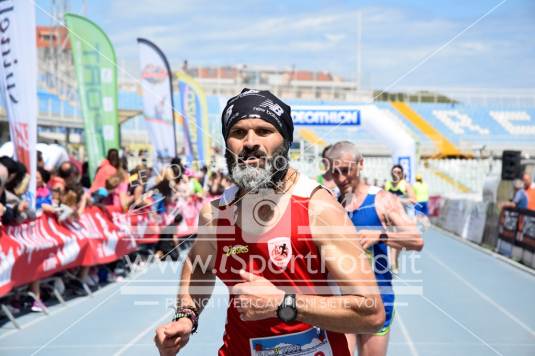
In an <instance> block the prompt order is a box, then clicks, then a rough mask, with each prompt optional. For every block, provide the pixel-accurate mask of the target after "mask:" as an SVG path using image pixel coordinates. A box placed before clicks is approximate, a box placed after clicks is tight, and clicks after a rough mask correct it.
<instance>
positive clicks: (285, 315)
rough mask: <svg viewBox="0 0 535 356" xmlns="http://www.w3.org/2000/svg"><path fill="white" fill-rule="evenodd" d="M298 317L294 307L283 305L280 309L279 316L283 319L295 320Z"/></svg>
mask: <svg viewBox="0 0 535 356" xmlns="http://www.w3.org/2000/svg"><path fill="white" fill-rule="evenodd" d="M295 317H296V310H295V309H294V308H292V307H283V308H280V309H279V318H280V319H281V320H282V321H285V322H287V321H293V320H295Z"/></svg>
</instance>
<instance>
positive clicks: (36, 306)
mask: <svg viewBox="0 0 535 356" xmlns="http://www.w3.org/2000/svg"><path fill="white" fill-rule="evenodd" d="M44 309H45V306H44V305H43V302H41V301H40V300H34V301H33V304H32V311H33V312H42V311H44Z"/></svg>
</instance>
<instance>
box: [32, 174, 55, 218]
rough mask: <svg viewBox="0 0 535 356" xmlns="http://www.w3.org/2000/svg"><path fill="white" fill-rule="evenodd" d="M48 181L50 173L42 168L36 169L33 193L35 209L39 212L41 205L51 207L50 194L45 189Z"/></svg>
mask: <svg viewBox="0 0 535 356" xmlns="http://www.w3.org/2000/svg"><path fill="white" fill-rule="evenodd" d="M49 180H50V173H49V172H48V171H47V170H45V169H44V168H42V167H38V168H37V172H36V174H35V182H36V191H35V197H36V199H35V209H37V210H40V209H41V206H42V205H43V204H49V205H52V194H51V192H50V190H49V189H48V187H47V183H48V181H49Z"/></svg>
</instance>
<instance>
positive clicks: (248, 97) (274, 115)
mask: <svg viewBox="0 0 535 356" xmlns="http://www.w3.org/2000/svg"><path fill="white" fill-rule="evenodd" d="M245 118H259V119H262V120H265V121H267V122H269V123H270V124H272V125H273V126H275V128H277V130H278V131H279V132H280V134H281V135H282V137H284V139H285V140H287V141H288V142H290V143H291V142H292V141H293V132H294V125H293V121H292V115H291V108H290V106H288V105H286V104H285V103H284V102H282V100H280V99H279V98H277V97H276V96H275V95H273V94H271V93H270V92H269V91H267V90H255V89H247V88H245V89H243V90H242V91H241V93H240V94H239V95H236V96H235V97H233V98H230V100H229V101H228V102H227V105H226V106H225V109H224V110H223V113H222V114H221V124H222V129H223V138H224V139H225V140H226V139H227V137H228V134H229V131H230V128H231V127H232V126H234V124H236V123H237V122H238V121H240V120H241V119H245Z"/></svg>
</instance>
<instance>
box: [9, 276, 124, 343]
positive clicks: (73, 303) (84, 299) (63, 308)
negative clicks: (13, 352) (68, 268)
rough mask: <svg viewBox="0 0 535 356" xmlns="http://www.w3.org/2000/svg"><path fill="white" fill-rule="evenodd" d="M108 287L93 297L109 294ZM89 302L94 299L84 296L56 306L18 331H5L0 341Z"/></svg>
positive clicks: (98, 291)
mask: <svg viewBox="0 0 535 356" xmlns="http://www.w3.org/2000/svg"><path fill="white" fill-rule="evenodd" d="M109 286H110V287H114V285H109ZM106 287H108V286H105V287H104V288H101V289H99V290H97V291H95V292H93V297H97V296H99V295H100V294H102V293H104V292H110V291H111V289H109V288H106ZM91 300H94V298H92V297H90V296H84V297H79V299H77V300H72V301H68V302H67V303H66V304H65V306H62V305H58V310H50V314H49V315H42V316H40V317H36V318H35V319H33V320H31V321H29V322H27V323H25V324H21V325H20V329H12V330H9V331H6V332H5V333H2V334H0V339H3V338H5V337H7V336H9V335H12V334H14V333H16V332H19V331H21V330H24V329H26V328H28V327H30V326H33V325H35V324H39V323H40V322H42V321H46V320H50V317H53V316H56V315H59V314H61V313H63V312H64V311H66V310H71V309H72V308H73V307H75V306H77V305H78V304H80V303H84V302H87V301H91Z"/></svg>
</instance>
